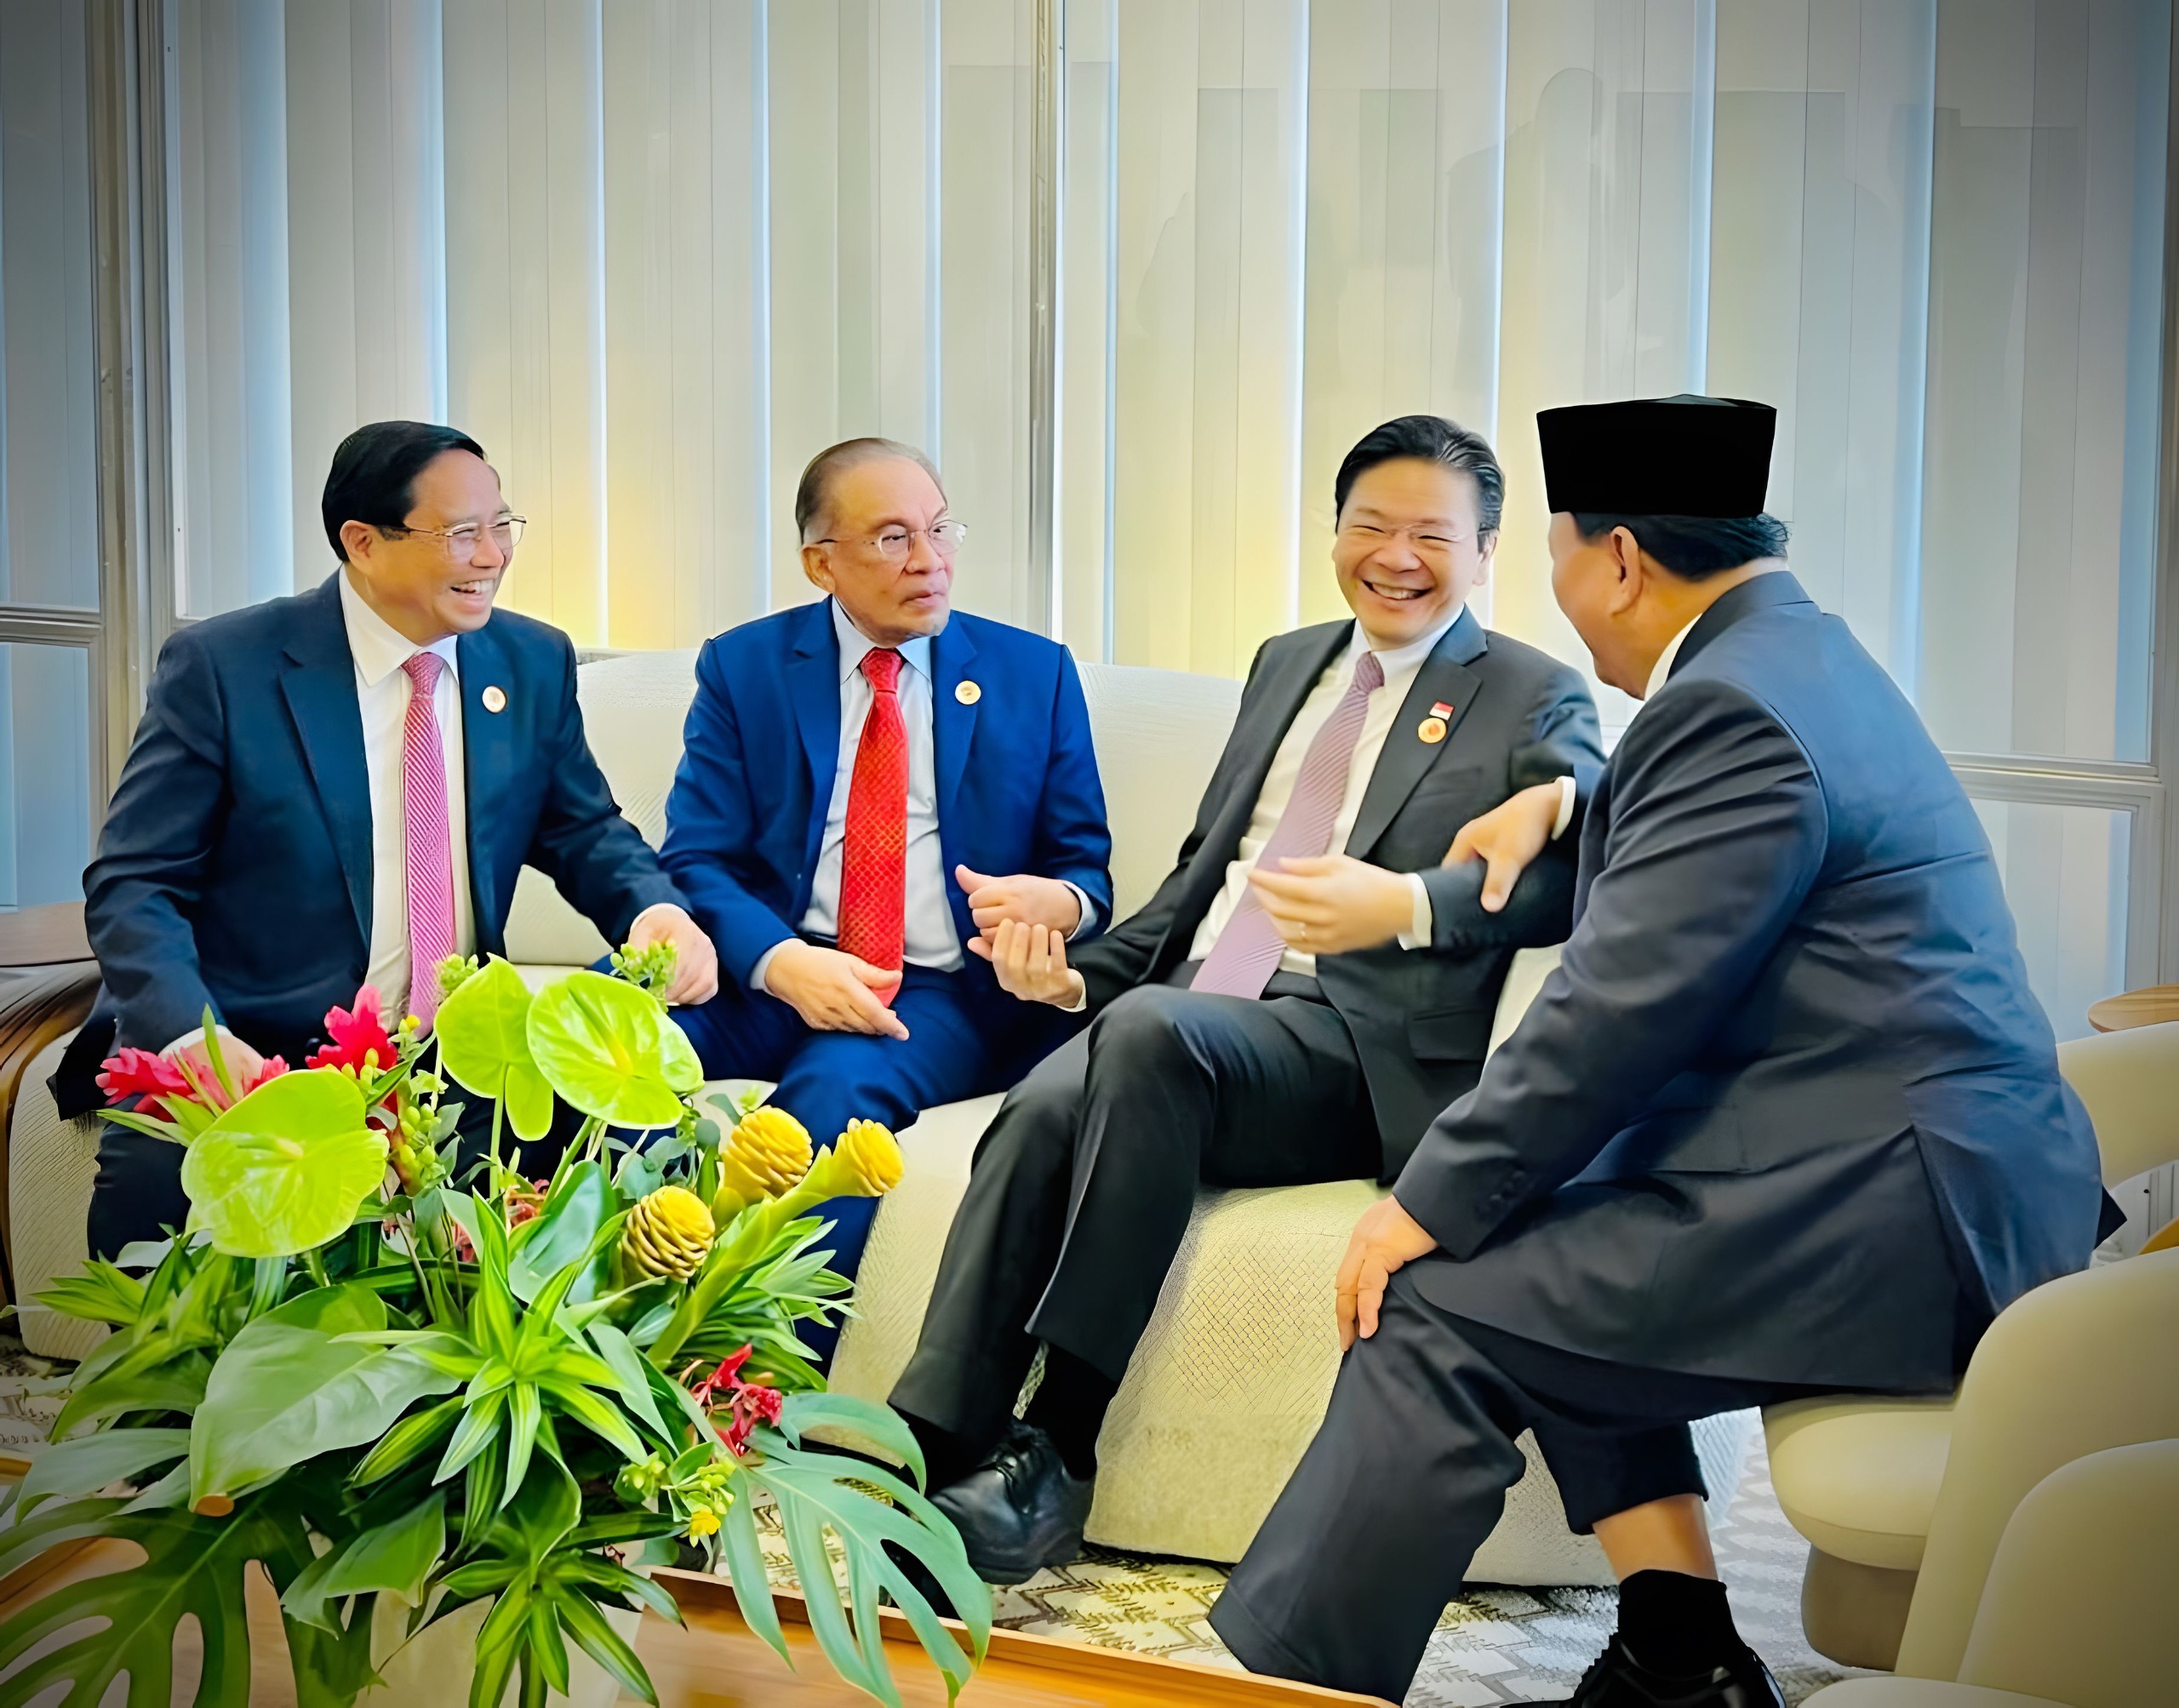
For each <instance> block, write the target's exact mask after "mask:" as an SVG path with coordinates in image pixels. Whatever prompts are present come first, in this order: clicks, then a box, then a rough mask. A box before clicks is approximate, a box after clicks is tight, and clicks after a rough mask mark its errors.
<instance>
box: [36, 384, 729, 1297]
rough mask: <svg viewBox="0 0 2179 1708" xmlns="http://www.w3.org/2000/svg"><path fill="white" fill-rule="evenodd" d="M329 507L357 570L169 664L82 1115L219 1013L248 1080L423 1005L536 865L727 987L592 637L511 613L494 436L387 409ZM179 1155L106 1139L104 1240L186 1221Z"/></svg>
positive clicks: (118, 1132)
mask: <svg viewBox="0 0 2179 1708" xmlns="http://www.w3.org/2000/svg"><path fill="white" fill-rule="evenodd" d="M322 508H323V516H324V522H325V534H326V538H327V540H329V542H330V543H331V545H332V546H333V550H334V552H335V556H336V557H337V558H338V559H339V560H340V563H341V568H340V569H339V570H338V571H337V572H336V573H335V574H333V575H332V576H330V577H329V578H328V579H327V580H325V581H323V583H321V584H320V585H319V586H317V587H316V588H314V589H312V591H309V592H307V593H301V594H297V595H296V596H295V597H291V598H284V599H273V600H271V601H268V602H267V603H264V604H261V605H253V606H250V607H249V608H246V609H243V610H239V611H232V612H229V613H227V614H226V615H223V616H218V617H213V618H209V619H208V620H205V621H203V622H201V623H197V624H193V625H192V626H189V627H187V628H186V629H182V630H180V631H177V632H176V633H175V634H174V636H173V637H172V638H171V639H169V641H168V642H167V643H166V646H165V648H164V649H163V651H162V652H161V654H160V656H159V665H158V670H157V673H156V674H155V675H154V677H153V678H152V687H151V692H150V695H149V703H148V705H146V709H145V712H144V717H143V721H142V723H140V725H139V726H138V727H137V731H136V740H135V745H134V746H133V747H132V748H131V749H130V751H129V763H128V764H127V766H126V767H125V768H123V772H122V775H121V783H120V786H119V787H118V788H117V789H116V790H115V791H114V796H113V800H112V804H111V805H110V806H109V808H107V812H106V825H105V828H104V830H103V831H102V832H101V833H100V838H99V851H98V854H97V857H96V858H95V859H94V860H92V862H91V864H90V865H89V869H88V870H87V871H85V873H84V875H83V894H84V923H85V925H86V927H87V928H88V929H89V934H90V940H91V947H92V950H93V951H94V953H95V954H96V955H97V957H98V960H99V969H100V974H101V975H102V976H103V978H104V980H105V988H104V991H102V993H101V997H100V1003H99V1005H98V1008H96V1009H94V1015H93V1020H92V1021H91V1022H90V1023H89V1025H86V1026H85V1028H84V1030H83V1034H82V1035H81V1037H80V1039H79V1044H78V1047H77V1048H73V1049H71V1052H70V1058H69V1060H68V1061H66V1062H64V1064H63V1066H62V1070H61V1074H60V1076H59V1077H58V1082H57V1083H56V1087H55V1089H56V1092H57V1093H58V1094H60V1096H61V1097H62V1098H63V1100H64V1101H65V1102H66V1103H67V1104H70V1105H73V1106H76V1107H79V1108H82V1107H89V1106H93V1105H94V1104H95V1101H96V1100H97V1094H96V1092H95V1090H94V1088H91V1087H90V1086H89V1077H90V1075H91V1074H92V1073H94V1071H95V1069H96V1065H97V1062H98V1060H99V1058H100V1056H102V1055H103V1054H105V1053H106V1048H107V1047H108V1046H109V1045H110V1044H123V1045H134V1046H136V1047H138V1048H143V1049H149V1050H157V1051H165V1052H182V1051H189V1052H194V1053H195V1054H197V1057H198V1059H199V1060H202V1057H203V1043H202V1037H203V1016H204V1015H205V1014H206V1012H207V1011H208V1010H209V1012H210V1014H211V1015H212V1017H213V1020H214V1024H215V1025H217V1026H218V1027H219V1029H220V1037H221V1048H222V1053H223V1054H224V1055H225V1057H226V1060H227V1062H228V1063H229V1065H231V1066H232V1067H234V1068H235V1069H236V1070H237V1072H240V1073H249V1072H252V1071H255V1069H256V1067H257V1066H258V1065H259V1063H260V1059H261V1058H262V1057H264V1056H266V1055H272V1054H280V1055H283V1056H285V1057H286V1058H287V1059H288V1060H289V1062H291V1063H297V1064H299V1063H300V1061H301V1060H302V1058H303V1056H304V1054H306V1053H307V1052H308V1051H309V1050H310V1049H311V1048H312V1044H313V1042H314V1041H315V1040H317V1038H318V1037H319V1036H320V1034H321V1032H322V1031H323V1022H324V1017H325V1014H326V1011H327V1010H328V1009H329V1008H333V1007H334V1006H335V1005H336V1004H337V1005H340V1006H342V1007H345V1006H346V1005H347V1004H348V1003H351V1002H352V1001H353V1000H354V998H355V996H356V992H357V987H358V986H359V985H363V984H366V983H369V984H370V985H375V987H376V988H377V990H378V991H379V993H380V997H381V998H382V999H383V1001H384V1003H385V1006H386V1012H387V1014H388V1015H389V1017H392V1016H397V1015H399V1014H407V1013H413V1014H416V1015H418V1017H419V1018H420V1019H422V1020H425V1021H426V1023H428V1021H429V1020H430V1018H431V1015H432V1012H433V1010H434V1009H435V1008H436V1007H437V998H438V988H437V985H436V984H435V983H434V981H433V979H432V968H433V967H434V966H435V964H436V963H437V962H438V960H439V959H440V958H442V957H444V956H446V955H449V954H458V955H466V954H470V953H472V952H482V953H486V954H502V953H504V952H505V944H506V935H505V934H506V917H507V908H508V905H509V904H510V903H511V902H512V900H513V897H514V888H515V877H516V875H517V873H518V871H520V870H521V868H522V867H523V865H534V866H535V867H537V868H538V869H539V870H540V871H543V872H545V873H546V874H547V875H548V876H549V877H552V880H553V882H554V883H557V884H558V886H559V888H560V892H561V894H563V895H565V896H566V897H567V898H568V900H569V902H570V903H572V904H573V905H575V907H576V908H577V909H578V910H579V911H581V912H582V913H583V914H585V915H586V916H587V917H589V919H590V920H591V921H592V923H594V924H595V925H597V927H598V929H599V931H600V932H602V933H603V934H604V936H605V938H606V940H608V941H609V942H614V943H620V942H622V941H630V942H633V943H636V944H638V945H649V944H653V943H660V942H664V943H670V944H672V945H673V948H674V949H675V951H677V956H678V960H677V965H676V970H675V974H674V977H673V980H672V985H671V988H670V989H669V990H668V991H667V993H666V994H667V997H668V999H669V1000H671V1001H676V1002H701V1001H703V1000H704V999H705V998H706V997H709V996H710V995H711V994H712V991H714V990H715V989H716V988H717V986H718V957H717V956H716V955H715V953H714V952H713V951H712V945H711V942H710V940H708V939H707V938H706V936H705V935H704V934H703V933H702V932H701V931H700V930H698V929H697V928H696V924H695V921H694V920H693V919H691V918H690V917H689V913H688V911H686V909H685V908H684V907H683V903H682V897H681V892H680V891H679V890H678V888H676V887H675V885H674V883H673V882H672V879H670V878H669V877H666V874H665V873H664V872H663V871H661V870H660V868H659V864H658V860H657V859H656V857H655V855H654V854H652V853H651V850H650V849H649V847H647V846H646V845H645V844H644V843H643V838H642V837H641V836H639V835H638V833H637V831H636V830H635V827H634V826H633V825H631V824H629V823H628V821H627V820H626V819H624V818H622V817H621V814H620V811H619V809H618V808H616V807H615V805H614V803H613V797H612V793H611V791H609V789H608V788H607V786H606V782H605V779H604V777H603V775H602V774H600V773H599V771H598V764H597V762H596V761H595V760H593V759H592V757H591V752H590V746H589V744H588V742H587V741H586V740H585V739H584V736H583V728H582V715H581V712H580V710H579V709H578V708H577V706H576V703H575V648H574V647H573V646H572V645H571V644H570V643H569V639H568V637H566V636H565V635H563V634H562V633H561V632H560V631H558V630H557V629H553V628H549V627H547V626H546V625H545V624H543V623H540V622H536V621H534V620H531V619H529V618H528V617H521V616H517V615H515V614H512V613H511V612H506V611H495V610H494V609H493V603H492V602H493V600H494V598H495V597H496V596H497V594H498V591H499V587H500V580H501V579H502V578H503V577H504V576H505V575H506V571H507V568H508V565H509V563H511V561H512V557H513V553H514V547H515V542H516V541H517V540H518V538H519V537H520V535H521V532H522V521H523V519H522V518H521V517H518V516H516V515H514V514H513V513H512V512H511V511H509V510H508V508H507V506H506V501H505V500H504V498H503V497H502V496H501V494H500V482H499V477H498V475H497V474H496V473H495V472H494V471H493V469H492V466H491V465H490V464H489V463H488V462H486V461H485V460H484V453H483V449H482V448H481V447H479V446H478V443H476V441H475V440H473V439H472V438H470V437H468V436H467V435H466V434H463V433H460V432H457V431H455V430H454V429H452V428H450V427H443V426H427V425H426V424H424V423H421V422H416V421H378V422H374V423H373V424H372V425H370V426H366V427H361V428H358V429H357V431H355V432H353V433H352V434H350V435H349V436H348V437H347V438H346V440H344V441H343V442H342V443H341V445H340V448H339V449H338V450H337V451H335V453H334V457H333V468H332V472H331V473H330V474H329V476H328V477H327V479H326V483H325V494H324V499H323V506H322ZM180 1159H181V1153H180V1151H179V1149H177V1148H176V1147H175V1146H174V1145H169V1144H165V1143H163V1142H162V1141H160V1140H155V1139H148V1138H145V1137H143V1136H141V1135H140V1134H134V1133H128V1132H124V1131H123V1130H122V1129H120V1128H112V1127H110V1128H107V1129H106V1134H105V1136H104V1138H103V1139H102V1140H101V1142H100V1149H99V1174H98V1182H97V1185H96V1187H95V1189H94V1192H93V1196H92V1201H91V1211H90V1240H91V1248H92V1250H93V1251H94V1253H98V1254H105V1255H112V1254H114V1253H116V1252H117V1251H118V1250H119V1249H120V1248H121V1247H123V1245H125V1244H127V1243H128V1242H130V1241H131V1240H134V1239H143V1238H152V1237H157V1234H158V1232H159V1231H160V1229H161V1228H162V1227H179V1226H180V1225H182V1222H183V1220H185V1218H186V1214H187V1204H186V1201H185V1199H184V1198H183V1196H182V1192H181V1187H180Z"/></svg>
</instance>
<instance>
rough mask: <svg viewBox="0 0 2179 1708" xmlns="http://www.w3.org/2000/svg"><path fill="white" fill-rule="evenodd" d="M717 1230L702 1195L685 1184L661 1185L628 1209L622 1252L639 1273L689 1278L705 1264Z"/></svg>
mask: <svg viewBox="0 0 2179 1708" xmlns="http://www.w3.org/2000/svg"><path fill="white" fill-rule="evenodd" d="M716 1231H718V1230H717V1228H716V1226H715V1225H714V1224H713V1223H712V1213H711V1211H710V1210H709V1209H708V1208H706V1207H705V1204H704V1201H703V1200H702V1199H701V1198H700V1197H697V1196H696V1195H695V1193H694V1192H692V1191H689V1190H688V1188H686V1187H685V1186H661V1187H660V1188H659V1189H658V1190H657V1191H655V1192H653V1193H651V1194H650V1195H649V1197H645V1198H644V1199H643V1200H642V1202H639V1203H638V1204H637V1206H636V1207H635V1208H633V1209H632V1210H631V1211H629V1212H628V1220H627V1224H626V1226H625V1227H623V1228H622V1230H621V1257H622V1259H623V1260H625V1261H626V1264H627V1266H628V1267H629V1268H630V1269H631V1270H632V1271H635V1272H636V1273H638V1274H641V1275H651V1276H656V1277H660V1278H661V1280H666V1281H686V1280H687V1279H688V1278H689V1277H690V1276H692V1275H694V1274H695V1272H696V1271H698V1270H699V1269H701V1268H702V1267H703V1265H704V1259H705V1258H706V1257H707V1256H708V1255H710V1253H711V1248H712V1235H713V1234H714V1233H715V1232H716Z"/></svg>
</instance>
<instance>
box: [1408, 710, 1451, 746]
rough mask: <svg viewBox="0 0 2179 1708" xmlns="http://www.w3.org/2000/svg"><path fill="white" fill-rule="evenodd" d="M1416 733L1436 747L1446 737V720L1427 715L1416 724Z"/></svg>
mask: <svg viewBox="0 0 2179 1708" xmlns="http://www.w3.org/2000/svg"><path fill="white" fill-rule="evenodd" d="M1415 734H1416V736H1417V737H1419V738H1420V739H1421V740H1423V741H1426V742H1427V743H1428V744H1429V745H1431V746H1433V747H1435V746H1436V745H1438V743H1439V742H1440V741H1443V740H1444V739H1445V720H1444V718H1442V717H1426V718H1424V719H1423V720H1422V722H1421V723H1418V724H1416V725H1415Z"/></svg>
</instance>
